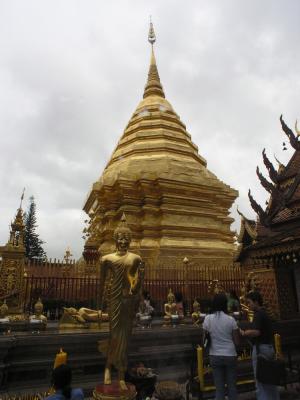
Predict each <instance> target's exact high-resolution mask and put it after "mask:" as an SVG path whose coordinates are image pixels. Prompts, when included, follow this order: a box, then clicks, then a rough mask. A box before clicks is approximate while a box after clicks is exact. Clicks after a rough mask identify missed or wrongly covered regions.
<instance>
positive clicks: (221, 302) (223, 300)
mask: <svg viewBox="0 0 300 400" xmlns="http://www.w3.org/2000/svg"><path fill="white" fill-rule="evenodd" d="M212 311H213V312H218V311H223V312H224V313H227V297H226V294H225V293H218V294H215V296H214V298H213V301H212Z"/></svg>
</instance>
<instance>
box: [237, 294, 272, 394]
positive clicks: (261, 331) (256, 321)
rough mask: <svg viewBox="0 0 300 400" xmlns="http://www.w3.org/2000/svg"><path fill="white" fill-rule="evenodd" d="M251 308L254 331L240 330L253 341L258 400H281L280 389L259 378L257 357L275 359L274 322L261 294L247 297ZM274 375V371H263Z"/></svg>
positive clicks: (253, 360)
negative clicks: (264, 305) (264, 306)
mask: <svg viewBox="0 0 300 400" xmlns="http://www.w3.org/2000/svg"><path fill="white" fill-rule="evenodd" d="M246 300H247V303H248V306H249V308H250V309H251V310H252V311H254V317H253V322H252V329H246V330H240V333H241V336H243V337H249V338H251V339H252V343H253V349H252V364H253V370H254V377H255V381H256V398H257V400H279V392H278V388H277V386H275V385H270V384H266V383H262V382H261V381H259V380H258V379H257V378H258V376H257V375H258V374H257V372H258V370H257V357H258V355H260V356H263V357H264V358H265V359H267V360H272V359H274V355H275V352H274V348H273V344H272V342H273V332H272V321H271V319H270V317H269V316H268V314H267V312H266V310H265V309H264V308H263V299H262V296H261V294H260V293H259V292H257V291H251V292H249V293H248V294H247V295H246ZM263 372H264V373H267V374H268V373H270V374H272V373H273V372H274V371H272V370H271V371H263Z"/></svg>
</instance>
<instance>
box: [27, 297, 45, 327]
mask: <svg viewBox="0 0 300 400" xmlns="http://www.w3.org/2000/svg"><path fill="white" fill-rule="evenodd" d="M43 310H44V305H43V303H42V301H41V298H40V297H39V299H38V301H37V302H36V303H35V305H34V314H33V315H30V317H29V321H30V323H36V322H42V323H43V324H47V317H46V316H45V315H43Z"/></svg>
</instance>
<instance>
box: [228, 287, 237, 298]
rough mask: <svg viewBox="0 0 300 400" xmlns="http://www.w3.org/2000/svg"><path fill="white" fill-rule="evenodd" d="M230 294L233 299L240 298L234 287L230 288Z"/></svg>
mask: <svg viewBox="0 0 300 400" xmlns="http://www.w3.org/2000/svg"><path fill="white" fill-rule="evenodd" d="M229 296H230V297H231V298H232V299H235V300H238V299H239V298H238V296H237V294H236V291H235V290H233V289H232V290H230V292H229Z"/></svg>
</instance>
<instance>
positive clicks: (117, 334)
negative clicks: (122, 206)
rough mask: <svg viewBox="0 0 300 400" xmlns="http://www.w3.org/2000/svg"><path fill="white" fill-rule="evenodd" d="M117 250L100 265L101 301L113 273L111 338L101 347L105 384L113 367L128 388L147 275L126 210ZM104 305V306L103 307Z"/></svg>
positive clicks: (109, 299) (109, 300)
mask: <svg viewBox="0 0 300 400" xmlns="http://www.w3.org/2000/svg"><path fill="white" fill-rule="evenodd" d="M114 240H115V242H116V247H117V249H116V251H115V252H114V253H111V254H107V255H105V256H103V257H102V258H101V265H100V268H101V269H100V274H101V279H100V304H101V305H102V304H103V302H104V298H103V297H104V287H105V280H106V278H107V276H109V277H110V282H109V285H108V293H107V299H106V300H107V304H108V315H109V333H110V335H109V339H108V341H102V342H100V343H99V350H100V351H101V352H103V353H104V354H105V355H106V357H107V359H106V365H105V371H104V384H105V385H110V384H111V368H112V366H114V367H115V368H116V369H117V370H118V374H119V377H118V378H119V386H120V389H121V390H127V386H126V384H125V371H126V368H127V352H128V344H129V340H130V336H131V331H132V325H133V320H134V318H135V312H136V306H137V304H138V302H139V298H140V289H141V286H142V282H143V277H144V266H143V263H142V260H141V257H140V256H139V255H137V254H134V253H131V252H129V251H128V248H129V245H130V242H131V231H130V229H129V228H128V226H127V224H126V218H125V215H124V214H123V216H122V219H121V223H120V224H119V226H118V227H117V228H116V230H115V231H114ZM101 308H102V307H101Z"/></svg>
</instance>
